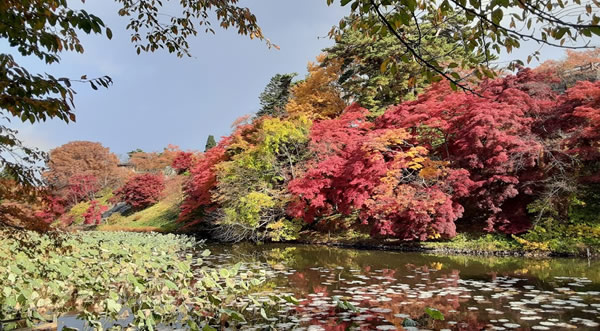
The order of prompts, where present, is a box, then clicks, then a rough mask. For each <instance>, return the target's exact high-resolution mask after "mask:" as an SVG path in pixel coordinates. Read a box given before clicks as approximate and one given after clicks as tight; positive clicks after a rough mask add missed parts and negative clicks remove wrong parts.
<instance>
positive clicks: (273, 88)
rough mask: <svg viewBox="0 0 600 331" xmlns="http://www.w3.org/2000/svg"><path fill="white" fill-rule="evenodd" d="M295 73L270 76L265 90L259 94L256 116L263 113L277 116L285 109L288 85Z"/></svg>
mask: <svg viewBox="0 0 600 331" xmlns="http://www.w3.org/2000/svg"><path fill="white" fill-rule="evenodd" d="M296 75H297V74H296V73H295V72H294V73H290V74H283V75H282V74H276V75H275V76H273V77H272V78H271V80H270V81H269V84H267V86H266V87H265V90H264V91H263V92H262V93H261V94H260V97H259V99H260V105H261V108H260V110H259V111H258V112H257V113H256V117H261V116H264V115H270V116H279V115H282V114H283V112H284V111H285V105H286V104H287V103H288V99H289V97H290V87H291V85H292V79H294V77H296Z"/></svg>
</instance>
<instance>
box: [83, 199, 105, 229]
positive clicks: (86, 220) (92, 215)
mask: <svg viewBox="0 0 600 331" xmlns="http://www.w3.org/2000/svg"><path fill="white" fill-rule="evenodd" d="M107 210H108V206H104V205H102V204H101V203H99V202H98V200H92V201H90V206H89V207H88V209H87V210H86V211H85V212H84V213H83V224H86V225H98V224H100V221H102V213H104V212H105V211H107Z"/></svg>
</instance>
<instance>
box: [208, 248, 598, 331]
mask: <svg viewBox="0 0 600 331" xmlns="http://www.w3.org/2000/svg"><path fill="white" fill-rule="evenodd" d="M209 249H210V250H211V251H212V252H213V255H211V256H210V257H209V258H208V261H207V262H208V263H212V264H214V265H224V264H229V263H237V262H246V263H248V265H249V266H251V267H252V268H263V269H267V270H269V271H268V276H269V280H268V282H267V283H266V284H264V286H263V289H262V291H263V292H264V293H266V294H269V293H278V294H293V295H294V296H295V297H296V298H298V300H299V301H300V303H299V304H298V305H294V304H291V303H290V304H287V305H283V307H282V308H280V309H279V310H278V311H276V312H272V313H271V314H272V316H271V317H272V318H273V319H277V322H276V323H275V324H274V325H275V326H276V327H277V329H280V330H281V329H298V328H304V329H308V330H347V329H361V330H376V329H380V330H395V329H398V330H401V329H403V327H402V325H403V323H404V325H405V326H406V325H414V324H411V323H413V321H414V322H415V323H416V324H418V325H417V326H412V327H410V326H409V327H405V328H404V329H413V330H415V329H436V330H439V329H451V330H481V329H490V330H509V329H518V330H551V329H570V328H572V329H578V330H598V329H600V261H597V260H590V261H588V260H585V259H528V258H522V257H474V256H440V255H431V254H423V253H405V252H389V251H373V250H355V249H342V248H331V247H325V246H310V245H300V246H290V245H270V244H269V245H261V246H255V245H249V244H239V245H233V246H231V245H209ZM340 302H341V303H349V304H350V305H351V306H350V305H348V306H349V307H352V306H353V307H356V309H341V308H340V307H342V308H347V307H346V306H344V305H342V306H340ZM426 308H434V309H437V310H439V311H440V312H441V313H442V314H443V316H444V320H443V321H442V320H432V319H431V318H427V316H428V315H426V314H425V309H426ZM407 319H408V321H405V320H407ZM265 326H266V325H254V326H253V327H252V328H254V329H261V328H263V327H265ZM252 328H251V329H252Z"/></svg>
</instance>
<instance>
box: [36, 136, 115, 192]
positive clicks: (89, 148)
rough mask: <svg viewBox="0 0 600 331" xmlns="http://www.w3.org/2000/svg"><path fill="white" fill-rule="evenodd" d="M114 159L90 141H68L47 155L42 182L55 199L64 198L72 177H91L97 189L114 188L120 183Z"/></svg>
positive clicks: (105, 149) (102, 148)
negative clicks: (55, 194)
mask: <svg viewBox="0 0 600 331" xmlns="http://www.w3.org/2000/svg"><path fill="white" fill-rule="evenodd" d="M118 164H119V160H118V159H117V156H116V155H115V154H113V153H111V152H110V150H109V149H108V148H107V147H104V146H102V144H100V143H96V142H91V141H72V142H70V143H67V144H64V145H62V146H60V147H58V148H55V149H53V150H51V151H50V153H49V157H48V160H47V162H46V166H47V167H48V170H47V171H46V172H44V173H43V178H44V179H45V181H46V182H47V184H48V185H49V186H50V188H51V189H53V190H54V191H55V192H56V193H57V194H58V195H59V196H61V197H64V198H66V197H67V195H68V193H69V183H70V181H72V178H73V177H75V176H93V177H94V178H96V179H97V181H98V186H99V189H103V188H105V187H116V186H118V185H119V183H120V182H121V181H122V180H123V178H124V174H123V170H122V169H121V168H119V167H118Z"/></svg>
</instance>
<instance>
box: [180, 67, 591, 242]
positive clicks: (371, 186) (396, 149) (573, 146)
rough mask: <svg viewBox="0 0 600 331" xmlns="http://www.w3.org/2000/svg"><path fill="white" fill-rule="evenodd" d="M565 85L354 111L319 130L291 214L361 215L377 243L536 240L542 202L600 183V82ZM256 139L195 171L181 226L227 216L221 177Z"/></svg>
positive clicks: (433, 91) (535, 82)
mask: <svg viewBox="0 0 600 331" xmlns="http://www.w3.org/2000/svg"><path fill="white" fill-rule="evenodd" d="M556 77H557V76H556V75H552V74H548V73H546V72H544V73H540V72H534V71H531V70H528V69H523V70H521V71H520V72H518V73H517V74H516V75H509V76H505V77H502V78H498V79H495V80H489V81H485V82H482V83H481V84H480V85H479V86H478V87H476V89H477V93H478V94H479V95H477V94H470V93H464V92H454V91H452V89H451V88H450V86H449V85H448V83H445V82H442V83H438V84H435V85H433V86H432V87H431V88H430V89H429V90H428V91H427V92H426V93H424V94H422V95H421V96H420V97H419V98H418V99H417V100H415V101H408V102H404V103H402V104H400V105H397V106H393V107H391V108H389V109H388V110H387V111H386V112H385V113H384V114H383V115H382V116H380V117H379V118H377V119H375V120H374V121H371V120H369V119H368V118H367V115H368V111H367V110H366V109H363V108H361V107H359V106H358V105H352V106H350V107H348V108H347V109H346V110H345V111H344V112H343V113H342V114H341V115H340V116H338V117H336V118H332V119H326V120H321V121H316V122H314V124H313V126H312V129H311V132H310V136H309V137H310V143H309V147H308V148H309V153H308V155H310V158H309V159H308V160H306V161H304V163H303V169H302V171H301V173H299V174H297V176H296V177H295V179H293V180H291V181H290V182H289V185H288V191H289V193H290V194H291V199H290V200H289V201H290V202H289V203H288V205H287V213H288V215H289V216H291V217H294V218H303V219H304V220H305V221H306V222H307V223H312V222H314V221H315V220H322V219H326V218H327V217H329V216H336V215H347V216H352V217H356V218H357V219H359V220H360V221H361V222H362V223H363V224H367V225H369V226H370V228H371V229H372V233H373V235H376V236H377V235H382V236H394V237H398V238H402V239H405V240H426V239H430V238H439V237H452V236H454V235H455V234H456V223H457V221H460V222H461V223H459V224H464V225H465V226H467V225H470V226H475V227H478V228H479V229H485V230H487V231H499V232H504V233H520V232H523V231H526V230H527V229H528V228H529V227H530V226H531V221H532V215H531V214H529V213H528V209H527V208H528V206H530V204H531V203H532V202H533V201H540V199H542V197H547V196H548V194H550V195H551V196H552V199H554V200H553V201H558V200H561V199H562V200H565V199H567V200H568V194H569V192H573V191H572V187H573V185H575V186H576V185H577V184H573V183H580V182H588V183H589V182H594V183H595V182H600V175H598V172H597V169H598V166H600V162H599V161H600V82H595V83H592V82H578V83H577V84H576V85H575V86H574V87H573V88H570V89H568V90H566V91H565V87H564V84H563V83H562V82H561V81H559V80H557V78H556ZM255 129H256V128H254V129H252V126H251V125H247V126H240V127H238V128H237V131H236V133H234V134H233V135H232V136H231V137H230V138H228V139H226V140H224V142H221V144H220V145H219V146H217V147H215V148H213V149H211V150H209V152H207V153H205V154H204V155H203V156H202V157H201V158H200V159H199V160H198V162H197V163H196V164H195V165H194V166H193V167H192V168H191V169H190V172H191V174H192V176H191V179H190V182H189V183H188V185H187V187H186V193H187V198H186V201H185V202H184V204H183V206H182V210H183V212H182V217H183V218H182V219H184V218H187V219H190V218H191V215H192V214H193V212H195V211H196V210H204V211H206V210H210V209H211V208H213V207H215V206H216V203H215V201H214V197H213V196H211V191H212V190H213V189H214V188H215V187H216V185H217V177H216V173H215V169H216V168H218V164H219V163H221V162H224V161H227V160H229V158H230V154H229V153H228V152H227V151H230V152H232V153H235V150H236V148H237V149H242V150H243V149H244V148H246V147H247V146H245V145H244V144H248V141H251V139H250V140H248V139H245V138H246V136H248V135H252V134H256V132H255V131H256V130H255ZM245 135H246V136H245ZM226 149H227V151H226ZM594 171H595V173H594ZM569 190H571V191H569ZM286 199H287V197H286ZM544 199H546V198H544ZM544 201H550V200H544ZM567 205H568V204H567ZM195 221H196V220H195Z"/></svg>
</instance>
